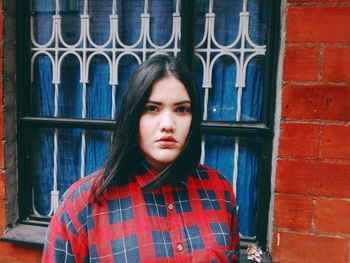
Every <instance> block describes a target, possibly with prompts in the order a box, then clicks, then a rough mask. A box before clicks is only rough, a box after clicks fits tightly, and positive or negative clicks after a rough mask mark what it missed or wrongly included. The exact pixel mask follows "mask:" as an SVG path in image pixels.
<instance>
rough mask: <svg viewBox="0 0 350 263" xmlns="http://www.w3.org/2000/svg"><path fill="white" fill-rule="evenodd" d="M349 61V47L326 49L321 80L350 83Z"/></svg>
mask: <svg viewBox="0 0 350 263" xmlns="http://www.w3.org/2000/svg"><path fill="white" fill-rule="evenodd" d="M349 32H350V28H349ZM349 61H350V47H326V48H325V51H324V63H323V79H324V80H328V81H350V70H349Z"/></svg>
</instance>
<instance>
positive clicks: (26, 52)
mask: <svg viewBox="0 0 350 263" xmlns="http://www.w3.org/2000/svg"><path fill="white" fill-rule="evenodd" d="M15 2H16V10H15V12H16V43H17V45H16V50H15V52H16V75H17V78H16V87H17V88H16V90H17V100H16V103H17V127H16V128H17V160H18V165H17V172H18V215H17V217H18V219H19V221H20V222H21V223H24V224H29V225H33V226H47V222H45V221H41V220H40V218H30V219H28V216H29V214H30V210H31V208H32V205H31V189H30V187H26V182H27V181H28V172H27V171H30V167H28V166H27V165H26V164H27V161H26V159H27V156H28V147H27V146H26V145H25V142H26V141H28V136H29V135H28V134H29V133H28V132H26V131H27V130H30V129H33V128H38V127H43V128H46V127H51V128H53V127H54V128H82V129H94V130H98V129H102V130H112V129H113V126H114V123H115V121H113V120H91V119H72V118H53V117H52V118H49V117H32V116H30V114H28V113H30V103H28V104H26V103H25V99H26V98H27V94H26V92H25V91H26V90H27V91H28V90H29V88H30V72H29V70H28V69H30V58H31V46H30V1H27V0H16V1H15ZM181 4H182V8H181V29H182V38H181V52H180V57H181V59H182V60H183V61H184V62H185V63H186V64H187V65H188V66H189V68H192V67H191V66H192V60H193V53H194V43H193V35H194V34H193V32H194V30H195V29H194V10H195V8H194V4H195V1H186V0H182V2H181ZM280 6H281V1H280V0H273V1H271V2H270V8H271V9H270V13H269V15H270V17H269V18H268V21H269V22H268V26H267V28H268V29H267V30H268V34H267V42H266V45H267V49H266V55H265V57H266V59H265V61H266V64H265V65H266V67H265V76H264V77H265V87H264V88H263V106H262V119H261V121H260V122H242V121H241V122H219V121H203V122H202V125H201V128H202V132H203V134H204V135H228V136H242V137H260V138H262V139H263V145H262V152H261V153H260V155H259V158H260V159H261V167H260V170H261V171H260V172H259V176H261V178H259V180H260V182H259V188H260V189H264V191H259V196H258V208H257V209H258V212H257V213H258V215H257V217H258V218H257V222H259V224H258V225H257V236H256V240H254V241H256V242H258V243H259V245H260V246H262V247H263V249H266V245H267V234H268V220H269V218H268V215H269V205H270V197H271V176H270V175H271V164H272V143H273V130H274V115H275V99H276V94H275V93H276V75H277V60H278V49H279V34H280V33H279V32H280ZM5 151H7V149H6V148H5ZM5 154H6V153H5ZM14 165H16V164H14ZM29 180H30V178H29ZM28 185H30V184H28ZM11 209H14V210H16V208H11ZM16 219H17V218H16ZM8 221H10V222H8V223H11V224H14V223H15V220H14V219H13V218H12V219H8ZM242 241H243V242H242V243H243V244H244V243H245V242H251V241H252V240H242ZM29 243H30V242H29ZM32 244H35V242H34V243H33V242H32Z"/></svg>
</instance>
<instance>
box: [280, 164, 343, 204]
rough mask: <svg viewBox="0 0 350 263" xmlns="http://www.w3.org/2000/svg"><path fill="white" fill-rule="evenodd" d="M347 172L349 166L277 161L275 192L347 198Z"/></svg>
mask: <svg viewBox="0 0 350 263" xmlns="http://www.w3.org/2000/svg"><path fill="white" fill-rule="evenodd" d="M349 171H350V164H339V163H322V162H319V161H308V160H297V161H295V160H279V161H278V162H277V176H276V192H278V193H297V194H311V195H315V196H329V197H345V198H346V197H347V198H349V197H350V173H349Z"/></svg>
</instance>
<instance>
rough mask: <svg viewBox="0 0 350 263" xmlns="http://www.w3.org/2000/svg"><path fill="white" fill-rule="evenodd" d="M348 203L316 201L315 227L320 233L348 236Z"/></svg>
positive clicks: (349, 209) (349, 228) (349, 208)
mask: <svg viewBox="0 0 350 263" xmlns="http://www.w3.org/2000/svg"><path fill="white" fill-rule="evenodd" d="M349 218H350V201H344V200H325V199H320V200H317V201H316V210H315V226H316V228H317V229H318V230H319V231H321V232H327V233H341V234H348V235H349V234H350V223H349Z"/></svg>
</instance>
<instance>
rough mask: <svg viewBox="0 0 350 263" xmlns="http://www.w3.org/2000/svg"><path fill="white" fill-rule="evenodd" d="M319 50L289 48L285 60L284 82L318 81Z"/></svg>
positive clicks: (315, 48) (297, 47)
mask: <svg viewBox="0 0 350 263" xmlns="http://www.w3.org/2000/svg"><path fill="white" fill-rule="evenodd" d="M319 52H320V50H319V48H318V47H308V46H287V48H286V52H285V60H284V69H283V72H284V76H283V78H284V80H295V81H303V80H304V81H305V80H309V81H312V80H318V71H319V69H318V67H319V66H318V65H319Z"/></svg>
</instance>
